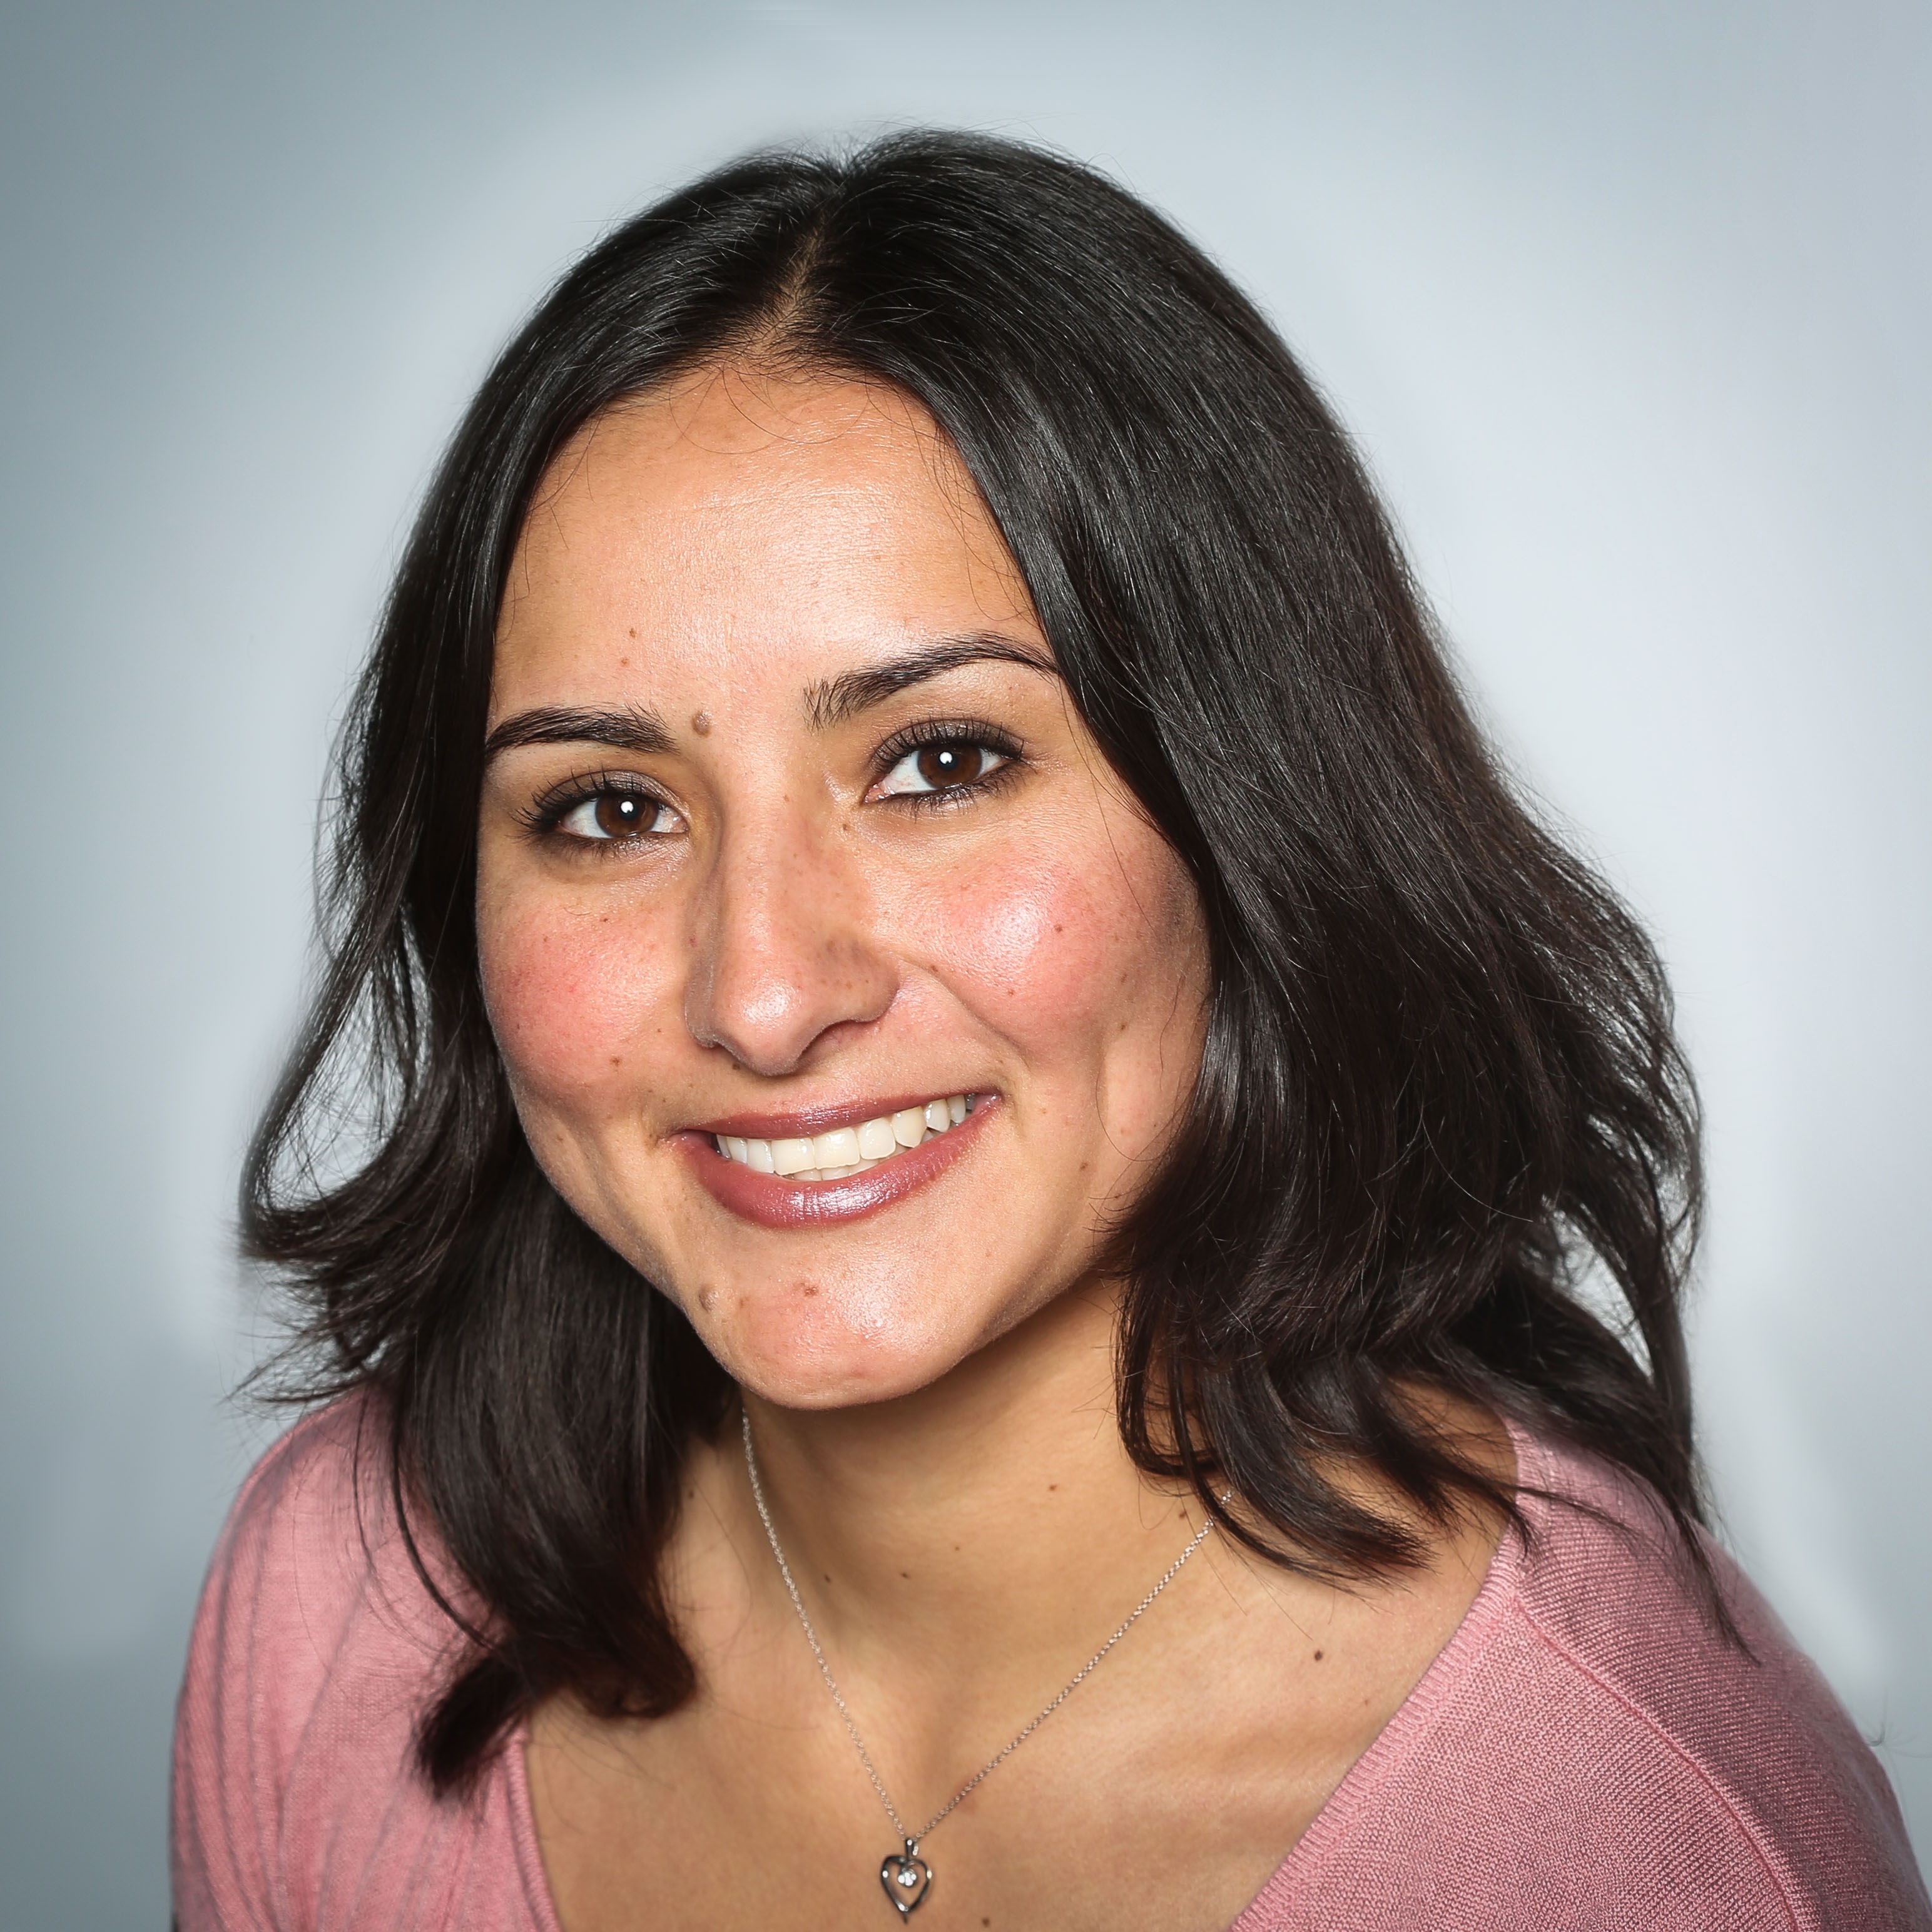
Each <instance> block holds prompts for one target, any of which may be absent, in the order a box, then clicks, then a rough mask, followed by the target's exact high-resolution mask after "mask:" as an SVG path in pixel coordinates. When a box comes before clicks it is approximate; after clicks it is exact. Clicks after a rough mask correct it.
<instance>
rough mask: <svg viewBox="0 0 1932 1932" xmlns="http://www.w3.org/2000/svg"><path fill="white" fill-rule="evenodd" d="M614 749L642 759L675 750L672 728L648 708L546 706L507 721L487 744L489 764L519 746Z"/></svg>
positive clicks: (634, 706)
mask: <svg viewBox="0 0 1932 1932" xmlns="http://www.w3.org/2000/svg"><path fill="white" fill-rule="evenodd" d="M586 744H588V745H613V746H614V747H615V748H616V749H617V750H619V751H634V752H637V753H638V754H640V755H643V754H649V753H658V752H664V751H670V750H671V749H672V748H673V745H672V742H671V735H670V727H669V726H668V725H667V724H665V723H664V719H663V718H661V717H660V716H659V715H658V713H657V712H655V711H652V710H651V709H649V708H648V707H647V706H643V705H628V706H625V708H624V709H622V710H616V711H600V710H578V709H571V708H568V707H562V706H549V705H545V706H540V707H539V708H538V709H535V710H534V711H519V712H517V714H516V715H515V716H514V717H511V718H505V719H504V720H503V721H502V724H499V725H498V726H497V727H496V730H493V731H492V732H491V733H490V735H489V736H488V737H487V738H486V739H484V741H483V758H484V763H486V764H487V763H488V762H489V760H490V759H492V758H493V757H496V755H497V754H498V753H499V752H500V751H512V750H514V749H515V748H516V747H517V746H518V745H586Z"/></svg>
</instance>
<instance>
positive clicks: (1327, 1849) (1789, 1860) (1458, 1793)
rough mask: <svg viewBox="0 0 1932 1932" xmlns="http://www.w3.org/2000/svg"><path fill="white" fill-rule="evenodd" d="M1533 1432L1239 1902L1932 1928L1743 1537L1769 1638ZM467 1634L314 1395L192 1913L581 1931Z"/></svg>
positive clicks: (1869, 1930) (357, 1417) (242, 1604)
mask: <svg viewBox="0 0 1932 1932" xmlns="http://www.w3.org/2000/svg"><path fill="white" fill-rule="evenodd" d="M1512 1433H1514V1436H1515V1441H1516V1450H1517V1465H1518V1478H1519V1481H1520V1484H1522V1486H1523V1497H1522V1508H1523V1516H1524V1519H1525V1522H1526V1528H1527V1532H1528V1533H1527V1535H1526V1536H1525V1535H1519V1534H1518V1533H1517V1532H1514V1531H1512V1532H1510V1533H1509V1534H1508V1535H1506V1536H1505V1538H1504V1540H1503V1542H1502V1545H1501V1547H1499V1550H1498V1551H1497V1553H1496V1559H1495V1561H1494V1562H1493V1565H1491V1568H1490V1574H1489V1575H1488V1577H1487V1580H1485V1582H1484V1586H1483V1589H1482V1590H1481V1592H1480V1593H1479V1595H1478V1597H1477V1598H1476V1601H1475V1603H1474V1604H1473V1605H1472V1607H1471V1608H1470V1610H1469V1614H1468V1616H1466V1618H1465V1619H1464V1620H1463V1624H1462V1625H1461V1626H1460V1628H1459V1629H1458V1630H1457V1633H1456V1634H1455V1636H1454V1637H1453V1638H1452V1639H1451V1640H1450V1642H1449V1643H1448V1646H1446V1647H1445V1649H1444V1650H1443V1651H1442V1654H1441V1655H1440V1656H1439V1657H1438V1658H1436V1661H1435V1662H1434V1663H1433V1665H1432V1666H1431V1667H1430V1669H1429V1670H1428V1671H1427V1673H1426V1674H1425V1675H1424V1677H1423V1679H1422V1680H1421V1682H1420V1683H1419V1684H1418V1685H1417V1686H1416V1688H1415V1690H1414V1691H1412V1693H1411V1694H1410V1695H1409V1697H1408V1699H1407V1700H1406V1701H1405V1702H1404V1703H1403V1706H1402V1707H1401V1708H1400V1710H1399V1711H1398V1712H1397V1714H1396V1715H1395V1716H1394V1718H1393V1719H1392V1720H1391V1721H1390V1723H1389V1724H1388V1727H1386V1728H1385V1730H1384V1731H1383V1732H1382V1735H1381V1736H1380V1737H1379V1738H1378V1739H1376V1742H1375V1743H1374V1744H1373V1745H1371V1746H1370V1748H1369V1750H1368V1751H1367V1752H1366V1753H1365V1754H1364V1756H1363V1757H1362V1758H1361V1760H1359V1761H1358V1763H1357V1764H1356V1765H1355V1768H1354V1769H1353V1770H1352V1772H1350V1773H1349V1775H1348V1777H1347V1778H1346V1779H1344V1781H1343V1783H1342V1784H1341V1785H1340V1787H1339V1788H1338V1789H1337V1791H1336V1792H1335V1793H1334V1796H1333V1797H1332V1798H1331V1799H1330V1800H1329V1802H1328V1805H1326V1806H1325V1808H1323V1810H1322V1812H1321V1813H1320V1814H1319V1816H1318V1817H1316V1820H1315V1822H1314V1823H1313V1825H1312V1826H1310V1828H1309V1829H1308V1830H1307V1832H1305V1833H1304V1835H1303V1836H1302V1838H1301V1841H1300V1842H1299V1843H1297V1844H1296V1845H1295V1848H1294V1849H1293V1850H1292V1852H1289V1855H1288V1856H1287V1858H1286V1860H1285V1861H1284V1862H1283V1864H1282V1865H1281V1866H1280V1868H1279V1869H1278V1870H1277V1871H1276V1873H1275V1874H1274V1876H1273V1877H1272V1878H1271V1879H1270V1880H1269V1882H1268V1884H1267V1885H1266V1886H1265V1888H1263V1889H1262V1892H1261V1894H1259V1897H1256V1899H1255V1900H1254V1901H1253V1903H1252V1904H1251V1905H1250V1906H1249V1907H1248V1909H1247V1910H1246V1911H1245V1912H1243V1913H1242V1914H1241V1917H1240V1918H1239V1919H1238V1920H1237V1921H1236V1923H1235V1927H1233V1928H1232V1932H1397V1928H1402V1932H1413V1929H1414V1928H1419V1927H1428V1928H1430V1929H1431V1932H1517V1928H1523V1932H1528V1928H1531V1927H1536V1928H1539V1932H1541V1929H1542V1928H1549V1932H1556V1928H1565V1932H1586V1928H1588V1932H1598V1928H1602V1932H1608V1929H1609V1928H1611V1927H1620V1928H1621V1927H1629V1928H1638V1927H1670V1928H1672V1932H1705V1928H1709V1932H1719V1928H1722V1932H1759V1928H1760V1927H1762V1928H1764V1932H1772V1928H1778V1932H1826V1928H1831V1932H1932V1905H1928V1903H1927V1897H1926V1893H1925V1889H1924V1885H1923V1883H1922V1882H1921V1879H1920V1877H1919V1876H1918V1870H1917V1868H1916V1867H1915V1864H1914V1863H1913V1860H1912V1852H1911V1849H1910V1846H1909V1843H1908V1842H1907V1841H1906V1835H1905V1829H1904V1826H1903V1823H1902V1822H1901V1820H1900V1816H1899V1812H1898V1808H1897V1803H1896V1802H1895V1801H1894V1799H1893V1796H1892V1793H1891V1788H1890V1787H1889V1786H1888V1784H1887V1783H1886V1781H1885V1774H1884V1772H1883V1771H1882V1769H1881V1768H1880V1767H1879V1764H1878V1763H1877V1760H1876V1759H1875V1758H1874V1757H1873V1755H1872V1754H1871V1752H1870V1751H1869V1750H1868V1749H1867V1748H1866V1745H1865V1744H1864V1741H1863V1740H1862V1739H1861V1738H1860V1737H1859V1736H1858V1733H1857V1732H1856V1731H1855V1730H1854V1729H1853V1727H1852V1724H1851V1723H1850V1721H1849V1720H1848V1719H1847V1718H1846V1715H1845V1714H1844V1712H1843V1710H1842V1709H1841V1708H1840V1707H1839V1706H1838V1703H1837V1701H1836V1700H1835V1698H1834V1697H1832V1693H1831V1691H1829V1689H1828V1688H1826V1685H1825V1683H1824V1681H1823V1679H1822V1678H1821V1677H1820V1676H1819V1674H1818V1673H1817V1670H1816V1669H1815V1668H1814V1667H1813V1666H1812V1665H1811V1663H1810V1662H1809V1661H1807V1659H1806V1658H1805V1657H1804V1656H1803V1655H1802V1654H1801V1653H1800V1652H1799V1651H1798V1649H1796V1646H1794V1645H1793V1643H1792V1641H1791V1640H1790V1637H1788V1636H1787V1634H1786V1633H1785V1632H1784V1630H1783V1629H1782V1628H1781V1627H1780V1625H1778V1622H1777V1621H1776V1619H1775V1618H1774V1617H1773V1616H1772V1613H1771V1612H1770V1610H1769V1609H1768V1608H1767V1607H1766V1605H1765V1604H1764V1603H1763V1600H1762V1599H1761V1598H1760V1597H1759V1596H1758V1595H1757V1592H1755V1591H1754V1589H1752V1588H1751V1585H1750V1584H1749V1583H1748V1582H1747V1581H1746V1580H1745V1579H1744V1578H1743V1577H1742V1576H1741V1575H1740V1574H1738V1573H1737V1571H1736V1570H1735V1568H1733V1566H1732V1565H1730V1563H1729V1562H1728V1561H1727V1559H1724V1557H1723V1556H1721V1555H1718V1556H1717V1557H1716V1559H1715V1560H1716V1561H1717V1562H1718V1566H1719V1570H1720V1573H1721V1577H1722V1578H1723V1580H1724V1588H1725V1590H1726V1593H1727V1597H1728V1599H1729V1601H1730V1604H1731V1607H1732V1610H1733V1614H1734V1616H1736V1619H1737V1621H1738V1623H1739V1626H1740V1627H1741V1628H1742V1631H1743V1633H1744V1634H1745V1638H1746V1640H1747V1642H1748V1646H1749V1648H1750V1650H1751V1653H1752V1655H1751V1656H1746V1655H1744V1654H1742V1652H1739V1650H1738V1649H1736V1648H1735V1647H1733V1646H1730V1644H1728V1643H1726V1641H1725V1640H1724V1639H1723V1638H1722V1637H1721V1636H1719V1635H1718V1633H1717V1632H1716V1631H1715V1630H1714V1629H1713V1628H1712V1627H1711V1625H1710V1622H1709V1619H1707V1618H1706V1616H1704V1614H1703V1612H1702V1610H1700V1607H1699V1606H1698V1605H1697V1602H1696V1601H1695V1599H1694V1596H1693V1595H1692V1594H1691V1592H1690V1590H1689V1589H1688V1587H1687V1586H1686V1584H1685V1580H1684V1578H1683V1574H1682V1560H1681V1557H1680V1556H1679V1553H1677V1552H1676V1550H1675V1549H1674V1548H1673V1542H1672V1538H1671V1532H1670V1530H1669V1529H1668V1528H1667V1526H1666V1525H1665V1524H1664V1522H1663V1521H1662V1520H1661V1517H1660V1513H1659V1512H1658V1510H1657V1508H1656V1507H1655V1504H1654V1503H1653V1502H1651V1501H1650V1500H1649V1499H1648V1498H1647V1497H1646V1495H1645V1494H1644V1493H1642V1492H1641V1491H1640V1489H1639V1488H1638V1487H1637V1486H1636V1485H1635V1484H1632V1483H1631V1482H1629V1481H1628V1480H1626V1479H1625V1478H1622V1477H1620V1476H1619V1475H1616V1473H1615V1472H1612V1471H1610V1469H1607V1468H1606V1467H1604V1466H1602V1465H1601V1464H1599V1463H1596V1462H1595V1461H1593V1460H1591V1459H1589V1458H1588V1457H1583V1456H1582V1455H1580V1454H1577V1453H1576V1452H1574V1451H1571V1450H1569V1449H1568V1448H1562V1447H1560V1446H1559V1445H1556V1444H1555V1443H1553V1442H1547V1441H1544V1440H1541V1439H1537V1438H1535V1437H1532V1436H1528V1435H1526V1434H1525V1433H1523V1432H1521V1431H1520V1430H1517V1431H1513V1432H1512ZM418 1527H419V1526H418ZM420 1533H421V1532H420V1527H419V1535H420ZM426 1554H427V1556H428V1561H429V1562H430V1563H431V1566H432V1571H433V1574H434V1571H435V1568H436V1565H437V1562H438V1559H437V1554H436V1553H435V1551H434V1548H433V1547H432V1548H431V1549H430V1550H428V1551H427V1552H426ZM439 1580H441V1579H439ZM459 1644H460V1640H459V1638H458V1635H457V1634H456V1633H455V1631H454V1629H453V1627H452V1625H451V1624H450V1623H449V1621H448V1619H446V1617H445V1616H444V1615H443V1613H442V1612H441V1611H440V1610H439V1609H438V1608H437V1607H436V1606H435V1604H434V1602H433V1601H432V1600H431V1598H430V1597H429V1595H428V1592H426V1591H425V1589H424V1588H423V1586H422V1583H421V1581H420V1580H419V1577H418V1576H417V1574H416V1571H415V1568H413V1565H412V1564H411V1562H410V1559H409V1555H408V1552H407V1549H406V1548H405V1547H404V1543H403V1541H402V1538H401V1535H400V1534H399V1532H398V1529H397V1526H396V1523H395V1515H394V1511H393V1508H392V1505H391V1503H390V1501H389V1472H388V1466H387V1460H386V1445H385V1439H384V1435H383V1431H382V1430H381V1429H380V1427H374V1426H371V1418H370V1415H369V1412H368V1408H367V1406H366V1405H365V1404H364V1403H362V1402H360V1401H359V1400H356V1399H354V1398H351V1399H350V1400H346V1401H344V1402H341V1403H336V1404H335V1405H333V1406H331V1407H330V1408H329V1409H324V1410H322V1411H320V1412H318V1413H317V1414H316V1415H312V1416H311V1417H309V1418H308V1419H307V1420H305V1421H303V1422H302V1423H300V1424H298V1425H297V1427H296V1428H294V1429H293V1430H291V1431H290V1433H288V1434H287V1436H284V1437H283V1438H282V1439H281V1441H280V1442H278V1443H277V1444H276V1445H275V1447H274V1448H272V1449H271V1450H270V1451H269V1453H268V1454H267V1455H266V1456H265V1457H263V1460H262V1461H261V1462H260V1463H259V1464H258V1465H257V1467H256V1469H255V1470H254V1473H253V1474H252V1475H251V1476H250V1478H249V1479H248V1482H247V1484H246V1485H245V1487H244V1488H243V1490H242V1493H241V1495H240V1496H239V1499H237V1501H236V1505H235V1507H234V1509H233V1511H232V1513H231V1514H230V1516H229V1520H228V1523H227V1526H226V1529H225V1530H224V1531H223V1535H222V1538H221V1541H220V1544H219V1546H218V1547H217V1550H216V1552H215V1555H214V1562H213V1564H212V1565H211V1570H210V1572H209V1576H208V1584H207V1587H206V1589H205V1592H204V1593H203V1595H202V1603H201V1608H200V1612H199V1616H197V1618H196V1623H195V1628H194V1636H193V1642H192V1644H191V1646H190V1652H189V1656H188V1664H187V1678H186V1682H185V1683H184V1686H183V1688H182V1692H181V1704H180V1709H179V1713H178V1721H177V1725H176V1731H175V1762H174V1798H173V1835H172V1856H173V1870H174V1883H175V1909H176V1912H177V1914H178V1923H179V1925H180V1927H181V1932H217V1928H219V1932H270V1928H273V1929H274V1932H396V1929H397V1928H401V1927H408V1928H411V1932H428V1928H431V1927H452V1928H453V1927H462V1928H463V1932H560V1928H559V1925H558V1923H557V1919H556V1912H555V1910H554V1909H553V1906H552V1904H551V1902H550V1894H549V1890H548V1888H547V1885H546V1883H545V1881H544V1872H543V1865H542V1861H541V1857H540V1855H539V1854H538V1846H537V1839H536V1832H535V1826H534V1824H533V1823H532V1816H531V1811H530V1799H529V1787H528V1785H527V1784H526V1780H525V1776H524V1769H523V1742H524V1740H523V1734H522V1733H516V1734H514V1735H513V1736H511V1739H509V1741H508V1744H507V1745H506V1747H505V1748H504V1749H503V1750H502V1751H501V1752H500V1753H499V1754H498V1755H497V1756H496V1757H495V1758H494V1759H493V1760H491V1762H490V1765H489V1766H488V1768H487V1770H486V1771H485V1772H484V1775H483V1776H482V1778H481V1781H480V1782H479V1783H478V1785H477V1787H476V1789H475V1792H474V1793H473V1794H472V1796H470V1797H469V1798H468V1799H466V1800H463V1801H461V1802H458V1801H454V1800H443V1801H439V1800H437V1799H435V1798H434V1797H433V1796H431V1793H430V1792H429V1790H428V1787H426V1786H425V1784H424V1783H423V1782H422V1779H421V1778H419V1775H417V1773H416V1770H415V1769H414V1767H413V1763H412V1760H411V1750H412V1742H413V1731H414V1727H415V1725H416V1721H417V1719H418V1718H419V1715H421V1713H422V1709H423V1708H424V1705H425V1700H426V1699H427V1698H428V1697H431V1695H433V1694H434V1691H435V1690H436V1688H437V1686H438V1685H440V1683H441V1682H443V1679H444V1678H445V1676H446V1673H447V1671H448V1670H449V1666H450V1664H451V1663H452V1661H453V1660H454V1658H455V1657H456V1656H457V1655H458V1654H459Z"/></svg>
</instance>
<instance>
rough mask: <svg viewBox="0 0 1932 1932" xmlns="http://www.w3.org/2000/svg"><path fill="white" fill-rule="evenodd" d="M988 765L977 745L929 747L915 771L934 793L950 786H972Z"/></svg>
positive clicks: (916, 760) (915, 762)
mask: <svg viewBox="0 0 1932 1932" xmlns="http://www.w3.org/2000/svg"><path fill="white" fill-rule="evenodd" d="M985 764H986V753H985V751H983V749H982V748H980V746H979V745H927V746H926V747H925V748H924V749H923V750H922V751H919V753H918V754H917V755H916V757H914V758H913V770H915V771H916V772H918V774H919V776H920V777H921V778H923V779H924V780H925V781H926V784H927V786H928V787H929V788H930V789H931V790H934V791H944V790H945V789H946V787H947V786H948V785H956V784H971V783H972V782H973V781H974V779H975V778H977V777H979V776H980V772H981V770H982V769H983V767H984V766H985Z"/></svg>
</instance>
